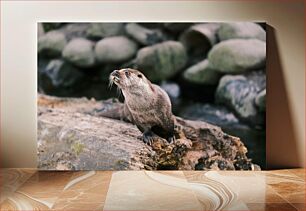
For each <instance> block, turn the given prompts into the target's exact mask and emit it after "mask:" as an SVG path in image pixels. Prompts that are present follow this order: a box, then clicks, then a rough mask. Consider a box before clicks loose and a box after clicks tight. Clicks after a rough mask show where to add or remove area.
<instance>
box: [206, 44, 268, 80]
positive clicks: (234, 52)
mask: <svg viewBox="0 0 306 211" xmlns="http://www.w3.org/2000/svg"><path fill="white" fill-rule="evenodd" d="M208 60H209V63H210V66H211V67H212V68H213V69H216V70H218V71H219V72H222V73H229V74H230V73H242V72H245V71H248V70H254V69H260V68H263V67H264V66H265V62H266V43H265V42H263V41H260V40H257V39H246V40H244V39H232V40H226V41H222V42H220V43H218V44H217V45H215V46H214V47H213V48H212V49H211V51H210V52H209V54H208Z"/></svg>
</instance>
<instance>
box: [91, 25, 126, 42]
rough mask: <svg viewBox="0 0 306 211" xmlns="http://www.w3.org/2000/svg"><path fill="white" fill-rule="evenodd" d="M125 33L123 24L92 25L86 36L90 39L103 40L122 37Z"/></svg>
mask: <svg viewBox="0 0 306 211" xmlns="http://www.w3.org/2000/svg"><path fill="white" fill-rule="evenodd" d="M123 33H124V24H123V23H91V24H90V26H89V28H88V30H87V32H86V35H87V37H88V38H92V39H101V38H104V37H110V36H117V35H122V34H123Z"/></svg>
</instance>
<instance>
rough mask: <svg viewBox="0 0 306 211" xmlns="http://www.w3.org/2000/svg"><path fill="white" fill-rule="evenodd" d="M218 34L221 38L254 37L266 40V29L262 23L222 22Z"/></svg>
mask: <svg viewBox="0 0 306 211" xmlns="http://www.w3.org/2000/svg"><path fill="white" fill-rule="evenodd" d="M218 36H219V39H220V40H229V39H236V38H242V39H249V38H254V39H259V40H262V41H266V31H265V30H264V29H263V28H262V27H261V26H260V25H258V24H256V23H252V22H233V23H222V24H221V26H220V29H219V30H218Z"/></svg>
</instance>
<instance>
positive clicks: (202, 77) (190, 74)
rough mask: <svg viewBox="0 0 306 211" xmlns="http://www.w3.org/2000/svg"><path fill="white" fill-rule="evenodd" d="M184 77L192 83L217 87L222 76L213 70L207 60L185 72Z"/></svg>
mask: <svg viewBox="0 0 306 211" xmlns="http://www.w3.org/2000/svg"><path fill="white" fill-rule="evenodd" d="M183 77H184V79H186V80H187V81H189V82H190V83H195V84H203V85H215V84H218V82H219V79H220V78H221V74H220V73H219V72H218V71H216V70H214V69H212V68H211V67H210V66H209V62H208V60H207V59H205V60H203V61H201V62H199V63H197V64H195V65H193V66H191V67H189V68H188V69H187V70H185V71H184V74H183Z"/></svg>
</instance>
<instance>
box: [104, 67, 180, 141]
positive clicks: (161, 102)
mask: <svg viewBox="0 0 306 211" xmlns="http://www.w3.org/2000/svg"><path fill="white" fill-rule="evenodd" d="M110 83H111V84H112V83H115V84H116V85H117V86H118V88H119V89H120V90H121V92H122V94H123V96H124V113H125V115H126V116H127V117H128V120H129V121H131V122H132V123H134V124H135V125H136V126H137V128H138V129H139V130H140V131H141V132H142V134H143V135H142V140H143V142H144V143H146V144H148V145H151V144H152V143H153V141H154V139H155V138H157V137H162V138H165V139H167V141H168V142H169V143H172V142H173V141H174V140H175V127H176V126H175V125H176V124H175V122H176V120H175V117H174V115H173V114H172V106H171V101H170V98H169V96H168V94H167V93H166V92H165V91H164V90H162V89H161V88H160V87H159V86H158V85H156V84H153V83H151V82H150V81H149V80H148V79H147V78H146V77H145V75H144V74H143V73H141V72H140V71H138V70H135V69H131V68H125V69H120V70H114V71H113V72H112V73H111V74H110Z"/></svg>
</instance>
